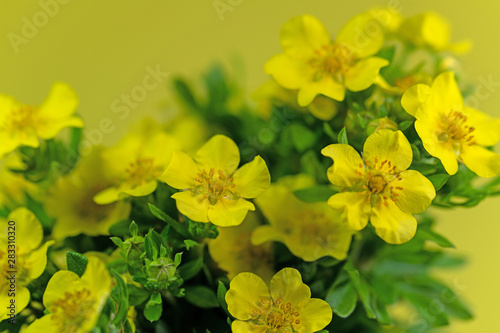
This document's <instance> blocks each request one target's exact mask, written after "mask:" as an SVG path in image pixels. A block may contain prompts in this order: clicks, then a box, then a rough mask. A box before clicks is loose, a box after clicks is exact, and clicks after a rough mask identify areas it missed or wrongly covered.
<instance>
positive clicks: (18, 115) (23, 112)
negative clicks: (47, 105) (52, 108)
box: [7, 105, 38, 131]
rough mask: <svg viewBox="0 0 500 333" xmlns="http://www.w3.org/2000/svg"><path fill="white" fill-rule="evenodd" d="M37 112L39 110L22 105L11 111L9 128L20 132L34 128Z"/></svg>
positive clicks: (8, 120)
mask: <svg viewBox="0 0 500 333" xmlns="http://www.w3.org/2000/svg"><path fill="white" fill-rule="evenodd" d="M37 111H38V109H37V108H35V107H34V106H30V105H21V106H19V107H17V108H15V109H13V110H11V112H10V117H9V118H8V119H7V124H9V125H7V127H11V128H15V129H17V130H18V131H22V130H25V129H27V128H29V127H34V124H35V113H36V112H37Z"/></svg>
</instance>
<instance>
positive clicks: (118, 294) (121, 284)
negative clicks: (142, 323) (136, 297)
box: [111, 269, 129, 325]
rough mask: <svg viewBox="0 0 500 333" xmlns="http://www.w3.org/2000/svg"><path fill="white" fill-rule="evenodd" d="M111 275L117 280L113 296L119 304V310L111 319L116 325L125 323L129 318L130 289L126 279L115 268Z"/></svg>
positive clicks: (112, 292)
mask: <svg viewBox="0 0 500 333" xmlns="http://www.w3.org/2000/svg"><path fill="white" fill-rule="evenodd" d="M111 275H113V277H114V278H115V280H116V286H115V287H114V288H113V290H112V291H111V296H112V297H113V300H114V301H115V302H116V304H118V311H117V312H116V315H115V318H114V319H113V320H112V321H111V323H112V324H114V325H116V324H118V323H123V322H124V321H126V320H127V312H128V305H129V304H128V289H127V285H126V284H125V281H123V279H122V277H121V276H120V274H118V273H117V272H116V271H115V270H114V269H112V270H111Z"/></svg>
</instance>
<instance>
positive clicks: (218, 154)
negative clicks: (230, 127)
mask: <svg viewBox="0 0 500 333" xmlns="http://www.w3.org/2000/svg"><path fill="white" fill-rule="evenodd" d="M195 160H196V162H197V163H198V164H199V165H200V166H201V168H202V169H205V170H206V171H207V172H209V171H210V169H211V168H214V169H215V172H216V173H217V170H221V171H224V172H225V173H226V174H227V175H231V174H232V173H233V172H234V171H235V170H236V168H237V167H238V165H239V164H240V151H239V150H238V146H236V143H234V141H233V140H231V139H230V138H228V137H227V136H225V135H220V134H218V135H214V136H213V137H212V138H211V139H210V140H208V142H207V143H205V144H204V145H203V146H202V147H201V148H200V149H199V150H198V151H197V152H196V157H195Z"/></svg>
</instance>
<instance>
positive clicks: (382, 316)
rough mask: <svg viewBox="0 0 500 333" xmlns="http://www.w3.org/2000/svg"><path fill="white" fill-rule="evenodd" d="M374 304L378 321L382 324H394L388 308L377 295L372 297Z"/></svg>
mask: <svg viewBox="0 0 500 333" xmlns="http://www.w3.org/2000/svg"><path fill="white" fill-rule="evenodd" d="M372 303H373V304H372V305H373V310H374V312H375V317H376V318H377V321H378V322H379V323H380V324H382V325H391V324H392V319H391V317H390V316H389V314H388V313H387V308H386V306H385V304H383V303H382V302H381V301H380V300H379V299H377V298H376V297H373V298H372Z"/></svg>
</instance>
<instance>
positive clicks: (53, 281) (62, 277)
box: [43, 271, 82, 311]
mask: <svg viewBox="0 0 500 333" xmlns="http://www.w3.org/2000/svg"><path fill="white" fill-rule="evenodd" d="M81 288H82V283H81V281H80V278H79V277H78V275H77V274H76V273H73V272H70V271H58V272H56V273H55V274H54V275H53V276H52V277H51V278H50V280H49V283H48V284H47V288H46V289H45V292H44V294H43V305H44V306H45V307H46V308H47V310H49V311H53V304H54V303H55V302H57V301H58V300H60V299H61V298H63V297H64V294H65V293H66V292H69V293H72V292H74V291H76V290H81Z"/></svg>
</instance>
